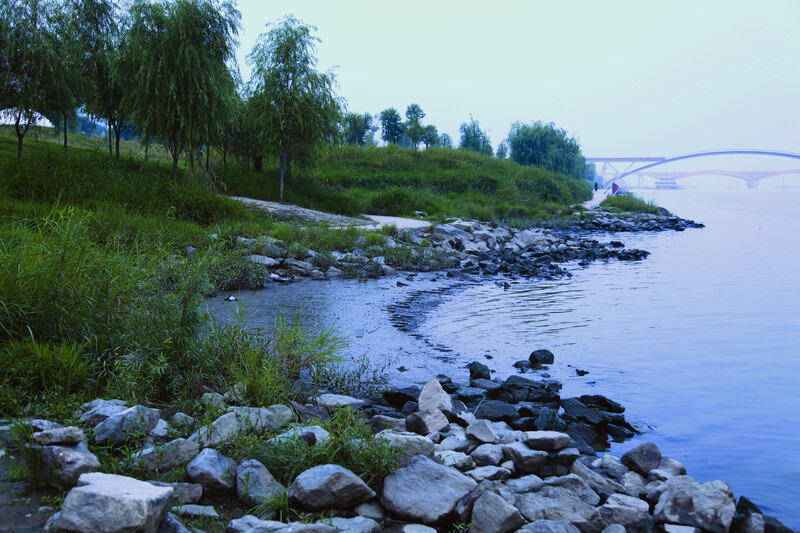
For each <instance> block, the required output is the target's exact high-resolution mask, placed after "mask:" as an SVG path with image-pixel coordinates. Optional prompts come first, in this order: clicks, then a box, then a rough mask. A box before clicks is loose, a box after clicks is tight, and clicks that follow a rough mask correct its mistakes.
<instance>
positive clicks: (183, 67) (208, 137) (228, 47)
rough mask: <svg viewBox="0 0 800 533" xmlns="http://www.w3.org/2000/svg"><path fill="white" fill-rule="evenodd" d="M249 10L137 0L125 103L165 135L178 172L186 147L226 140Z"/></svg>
mask: <svg viewBox="0 0 800 533" xmlns="http://www.w3.org/2000/svg"><path fill="white" fill-rule="evenodd" d="M240 17H241V15H240V14H239V12H238V11H237V10H236V8H235V5H234V3H233V2H230V1H222V2H218V1H213V0H176V1H173V2H161V3H150V2H149V1H146V0H136V1H135V2H134V3H133V5H132V6H131V10H130V27H129V28H128V30H127V32H126V34H125V36H124V39H125V40H126V41H127V42H126V46H125V50H126V53H125V58H124V62H125V63H126V64H128V65H130V66H131V69H130V70H129V72H130V73H131V74H132V75H131V76H130V77H129V78H128V79H127V81H126V87H125V89H126V91H125V97H124V100H123V107H126V108H128V109H129V110H130V116H131V120H132V122H133V123H134V124H136V125H137V126H138V127H139V129H140V130H141V131H142V133H143V134H144V136H145V137H148V138H155V139H161V140H162V142H163V143H164V146H165V147H166V149H167V150H168V151H169V152H170V155H172V174H173V175H175V174H177V172H178V161H179V159H180V156H181V154H183V153H184V152H185V151H190V152H194V151H195V150H197V149H199V148H200V147H201V146H208V145H211V144H214V143H218V142H219V141H220V140H221V138H222V135H223V134H224V131H223V122H222V120H221V119H222V117H224V116H225V114H226V113H227V111H228V108H229V104H230V102H231V97H232V95H233V93H234V91H235V84H234V79H233V77H232V75H231V72H230V70H229V69H228V62H229V61H233V58H234V51H235V46H236V36H237V35H238V29H239V19H240Z"/></svg>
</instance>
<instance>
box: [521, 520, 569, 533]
mask: <svg viewBox="0 0 800 533" xmlns="http://www.w3.org/2000/svg"><path fill="white" fill-rule="evenodd" d="M520 531H526V532H530V533H581V530H580V529H578V528H577V527H575V526H573V525H572V524H570V523H568V522H558V521H555V520H536V521H535V522H531V523H530V524H525V525H524V526H522V527H521V528H520Z"/></svg>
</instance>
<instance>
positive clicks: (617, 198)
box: [600, 194, 670, 215]
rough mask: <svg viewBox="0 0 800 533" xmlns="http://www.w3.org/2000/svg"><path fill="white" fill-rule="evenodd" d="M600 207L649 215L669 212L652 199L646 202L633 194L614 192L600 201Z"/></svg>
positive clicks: (667, 213)
mask: <svg viewBox="0 0 800 533" xmlns="http://www.w3.org/2000/svg"><path fill="white" fill-rule="evenodd" d="M600 207H604V208H607V209H613V210H617V211H625V212H628V213H649V214H651V215H669V214H670V212H669V211H667V210H666V209H664V208H663V207H659V206H657V205H656V203H655V202H654V201H652V200H650V201H649V202H646V201H644V200H642V199H641V198H639V197H638V196H634V195H633V194H615V195H614V196H608V197H606V198H605V199H603V201H602V202H600Z"/></svg>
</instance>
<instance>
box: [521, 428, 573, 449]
mask: <svg viewBox="0 0 800 533" xmlns="http://www.w3.org/2000/svg"><path fill="white" fill-rule="evenodd" d="M569 440H570V437H569V435H567V434H566V433H561V432H558V431H528V432H527V433H526V435H525V437H524V439H523V442H524V443H525V444H527V445H528V446H529V447H530V448H532V449H534V450H544V451H546V452H557V451H559V450H563V449H564V448H566V447H567V446H569Z"/></svg>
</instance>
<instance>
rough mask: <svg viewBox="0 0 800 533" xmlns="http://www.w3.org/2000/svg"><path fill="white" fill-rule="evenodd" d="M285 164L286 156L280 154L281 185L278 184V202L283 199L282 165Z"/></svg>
mask: <svg viewBox="0 0 800 533" xmlns="http://www.w3.org/2000/svg"><path fill="white" fill-rule="evenodd" d="M285 165H286V157H285V156H283V155H282V156H281V185H280V190H279V192H278V201H279V202H282V201H283V167H284V166H285Z"/></svg>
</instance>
